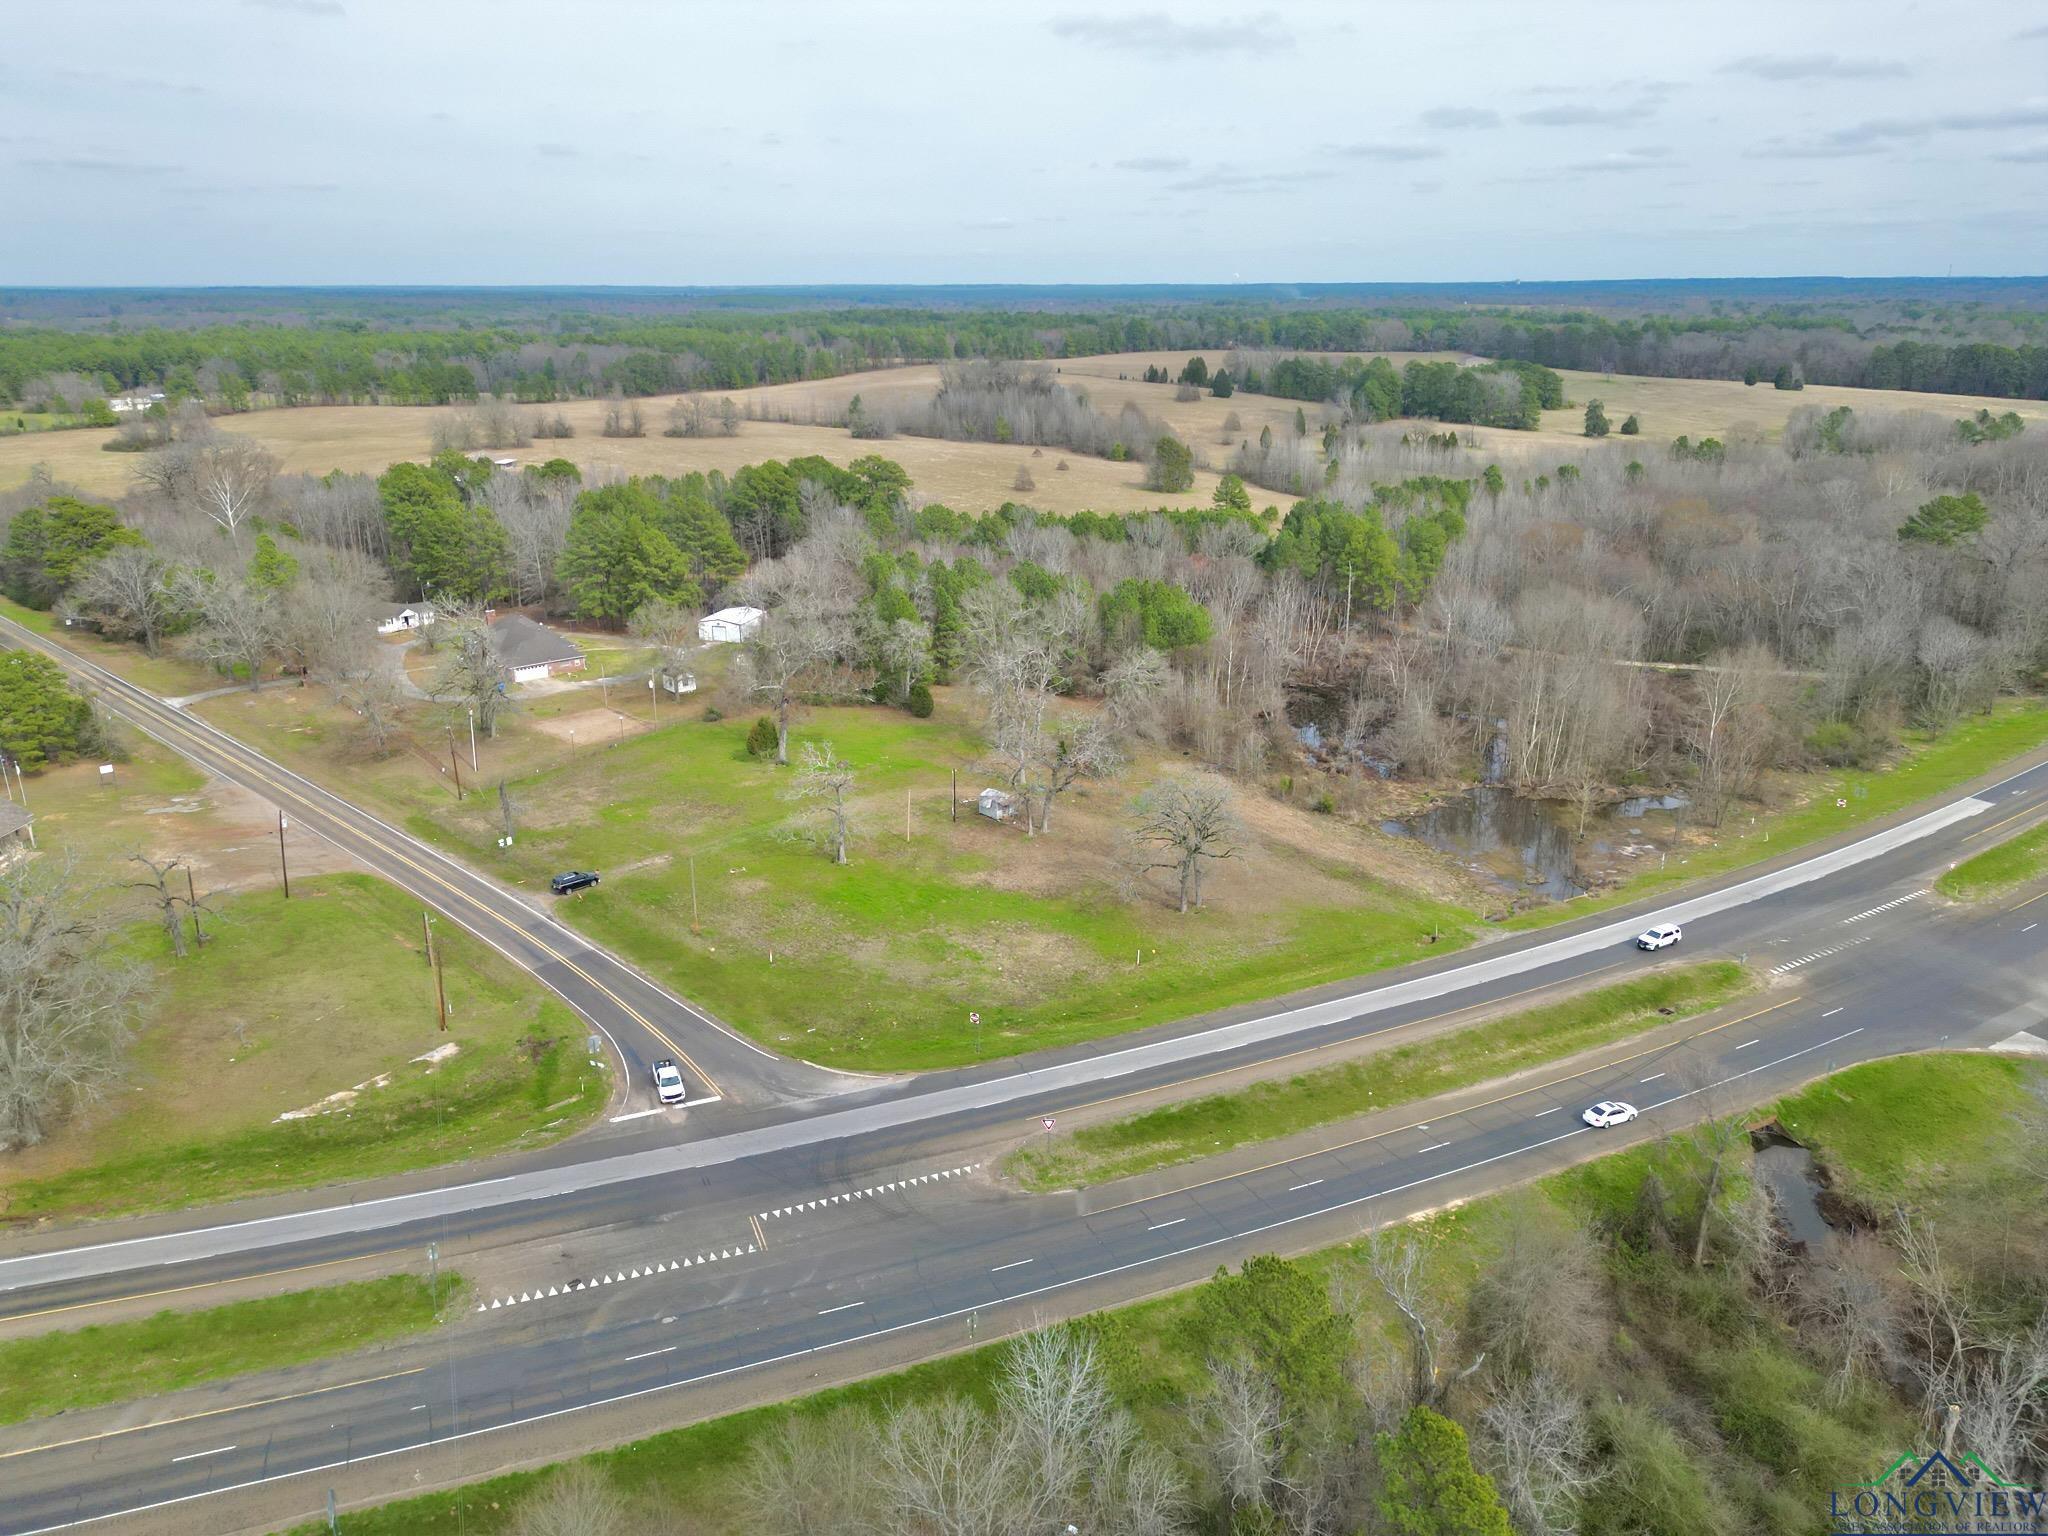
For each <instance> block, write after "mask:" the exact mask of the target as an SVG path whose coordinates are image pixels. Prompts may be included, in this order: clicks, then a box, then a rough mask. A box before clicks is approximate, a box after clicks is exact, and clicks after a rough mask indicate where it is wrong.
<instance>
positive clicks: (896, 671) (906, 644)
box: [875, 619, 932, 703]
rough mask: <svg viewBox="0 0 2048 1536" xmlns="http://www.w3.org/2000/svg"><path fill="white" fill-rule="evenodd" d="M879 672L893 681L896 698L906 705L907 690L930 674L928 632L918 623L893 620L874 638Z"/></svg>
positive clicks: (930, 632) (925, 627) (930, 643)
mask: <svg viewBox="0 0 2048 1536" xmlns="http://www.w3.org/2000/svg"><path fill="white" fill-rule="evenodd" d="M875 651H876V655H877V657H878V658H879V660H880V662H881V666H882V671H883V672H884V673H885V674H886V675H888V676H890V677H893V678H895V680H896V698H897V701H898V702H899V703H907V702H908V701H909V699H910V690H911V689H913V688H915V687H916V686H917V685H918V684H919V683H921V682H923V681H924V680H925V679H926V678H927V677H929V676H931V672H932V631H931V626H930V625H929V624H926V623H924V622H923V621H922V620H919V619H896V620H893V621H892V622H891V623H890V624H889V625H888V627H887V628H885V629H883V630H882V631H881V633H880V634H879V635H877V636H876V637H875Z"/></svg>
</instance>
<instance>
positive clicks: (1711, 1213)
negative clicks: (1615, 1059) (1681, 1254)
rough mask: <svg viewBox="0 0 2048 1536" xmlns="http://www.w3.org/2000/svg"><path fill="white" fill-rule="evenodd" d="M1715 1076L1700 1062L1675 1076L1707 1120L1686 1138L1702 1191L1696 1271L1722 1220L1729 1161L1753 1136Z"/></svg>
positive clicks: (1695, 1243)
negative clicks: (1717, 1207)
mask: <svg viewBox="0 0 2048 1536" xmlns="http://www.w3.org/2000/svg"><path fill="white" fill-rule="evenodd" d="M1713 1074H1714V1068H1713V1065H1712V1064H1711V1063H1710V1062H1706V1061H1700V1060H1693V1061H1688V1062H1687V1063H1686V1064H1685V1065H1683V1066H1681V1067H1679V1068H1678V1069H1677V1071H1676V1073H1675V1074H1674V1075H1675V1076H1676V1077H1677V1080H1678V1082H1679V1083H1680V1085H1681V1086H1682V1088H1683V1090H1684V1093H1685V1095H1686V1096H1687V1097H1689V1098H1691V1099H1693V1100H1695V1101H1696V1103H1697V1107H1698V1109H1699V1112H1700V1114H1701V1115H1702V1116H1703V1117H1704V1118H1703V1119H1702V1120H1701V1121H1700V1123H1699V1124H1698V1125H1696V1126H1694V1127H1693V1128H1692V1130H1691V1131H1689V1132H1687V1133H1686V1136H1685V1138H1684V1140H1685V1143H1686V1145H1687V1146H1688V1147H1689V1148H1690V1149H1691V1152H1692V1166H1693V1177H1694V1181H1695V1183H1696V1185H1697V1187H1698V1189H1699V1202H1700V1207H1699V1216H1698V1219H1697V1221H1696V1222H1695V1224H1694V1226H1693V1234H1692V1264H1693V1268H1695V1269H1703V1268H1705V1267H1706V1262H1707V1242H1708V1240H1709V1239H1710V1238H1711V1237H1712V1236H1713V1232H1714V1226H1715V1223H1716V1222H1717V1221H1718V1220H1719V1219H1720V1213H1719V1212H1718V1211H1716V1210H1715V1208H1714V1203H1715V1202H1716V1201H1717V1200H1719V1199H1720V1197H1721V1185H1722V1183H1723V1181H1724V1180H1725V1179H1726V1177H1727V1173H1728V1163H1729V1160H1730V1159H1731V1158H1733V1157H1734V1156H1735V1153H1736V1151H1737V1149H1738V1148H1741V1147H1746V1146H1748V1145H1749V1132H1748V1131H1747V1130H1746V1129H1745V1128H1744V1126H1743V1124H1742V1122H1741V1120H1740V1119H1739V1118H1738V1116H1737V1110H1736V1104H1735V1101H1734V1100H1733V1099H1732V1098H1731V1097H1730V1095H1729V1093H1728V1089H1727V1085H1726V1083H1725V1082H1723V1081H1721V1080H1720V1079H1717V1078H1716V1077H1715V1076H1714V1075H1713Z"/></svg>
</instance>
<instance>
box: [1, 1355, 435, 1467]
mask: <svg viewBox="0 0 2048 1536" xmlns="http://www.w3.org/2000/svg"><path fill="white" fill-rule="evenodd" d="M425 1369H426V1367H425V1366H424V1365H415V1366H412V1367H411V1368H409V1369H407V1370H403V1371H386V1372H385V1373H384V1374H383V1375H382V1376H365V1377H363V1378H362V1379H361V1380H359V1381H338V1382H336V1383H335V1384H334V1385H333V1386H331V1387H308V1388H307V1389H306V1390H305V1391H303V1392H286V1393H284V1394H283V1395H282V1396H279V1397H259V1398H257V1399H256V1401H255V1402H253V1403H236V1404H235V1405H234V1406H233V1407H231V1408H208V1409H205V1410H203V1411H201V1412H199V1413H185V1414H180V1415H179V1416H178V1417H176V1418H174V1419H152V1420H150V1422H149V1423H147V1424H130V1425H128V1426H127V1427H126V1428H125V1429H107V1430H102V1431H100V1433H98V1434H96V1435H79V1436H77V1437H75V1438H74V1439H70V1440H52V1441H51V1442H50V1443H49V1444H48V1445H25V1446H23V1447H22V1448H21V1449H20V1450H18V1451H0V1461H5V1460H7V1459H8V1458H9V1457H11V1456H33V1455H35V1454H36V1452H38V1451H61V1450H63V1449H64V1447H66V1446H67V1445H90V1444H91V1443H92V1442H93V1441H95V1440H111V1439H113V1438H114V1437H115V1436H116V1435H132V1434H135V1433H137V1432H138V1431H140V1430H145V1429H164V1428H167V1427H169V1426H170V1425H172V1424H190V1423H191V1422H193V1420H195V1419H213V1418H218V1417H220V1415H222V1414H224V1413H243V1412H246V1411H247V1410H248V1409H251V1408H270V1407H274V1406H275V1405H277V1404H278V1403H293V1402H297V1401H298V1400H299V1399H300V1398H302V1397H318V1396H319V1395H320V1394H321V1393H323V1392H343V1391H346V1390H347V1389H348V1388H350V1387H367V1386H370V1385H372V1384H373V1383H376V1382H379V1381H396V1380H397V1379H398V1378H399V1377H401V1376H417V1375H419V1373H420V1372H421V1371H424V1370H425Z"/></svg>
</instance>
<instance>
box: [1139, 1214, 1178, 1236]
mask: <svg viewBox="0 0 2048 1536" xmlns="http://www.w3.org/2000/svg"><path fill="white" fill-rule="evenodd" d="M1186 1220H1187V1217H1185V1216H1176V1217H1174V1218H1173V1220H1171V1221H1162V1222H1160V1223H1159V1224H1158V1225H1157V1226H1152V1227H1147V1228H1146V1229H1145V1230H1146V1231H1147V1232H1164V1231H1165V1230H1166V1229H1167V1228H1168V1227H1177V1226H1179V1225H1180V1224H1181V1223H1182V1222H1184V1221H1186Z"/></svg>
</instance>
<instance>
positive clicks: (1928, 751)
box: [1502, 699, 2048, 929]
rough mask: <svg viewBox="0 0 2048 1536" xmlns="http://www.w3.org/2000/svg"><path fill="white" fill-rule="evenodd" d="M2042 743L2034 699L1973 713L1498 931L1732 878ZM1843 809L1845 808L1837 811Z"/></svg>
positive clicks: (2043, 729)
mask: <svg viewBox="0 0 2048 1536" xmlns="http://www.w3.org/2000/svg"><path fill="white" fill-rule="evenodd" d="M2044 744H2048V704H2044V703H2042V702H2041V701H2040V700H2038V699H2008V700H2005V701H2002V702H2001V703H2000V704H1999V705H1998V707H1997V708H1995V709H1993V710H1992V711H1991V712H1990V713H1989V714H1983V715H1973V716H1971V717H1970V718H1968V719H1966V720H1963V721H1961V722H1959V723H1958V724H1956V725H1955V726H1953V727H1951V728H1950V729H1949V730H1948V731H1946V732H1944V733H1943V734H1942V735H1940V736H1935V737H1929V736H1926V735H1925V734H1922V733H1919V732H1915V733H1913V734H1911V735H1909V736H1908V738H1907V741H1906V747H1905V750H1904V751H1903V752H1902V753H1901V754H1900V756H1899V758H1898V760H1897V761H1896V762H1894V763H1893V764H1892V765H1891V766H1890V767H1888V768H1882V769H1879V770H1877V771H1875V772H1848V773H1825V774H1817V775H1814V776H1812V778H1810V779H1808V780H1806V781H1805V782H1803V783H1802V784H1801V786H1800V787H1801V792H1802V798H1801V799H1800V800H1799V801H1798V802H1797V803H1796V804H1793V805H1790V806H1787V807H1786V808H1784V809H1782V810H1777V811H1769V812H1764V813H1762V814H1759V815H1758V816H1757V817H1756V822H1755V825H1754V826H1751V825H1749V822H1748V817H1747V815H1746V814H1743V813H1740V812H1737V813H1731V815H1730V816H1729V818H1728V824H1727V826H1725V827H1724V828H1723V829H1722V830H1721V832H1720V833H1719V834H1718V836H1716V837H1715V838H1714V840H1713V841H1710V842H1707V843H1705V844H1702V845H1696V846H1694V847H1693V848H1692V849H1690V850H1689V851H1688V852H1687V853H1686V854H1685V855H1684V856H1683V857H1679V858H1674V859H1672V860H1670V862H1669V863H1668V864H1667V865H1666V866H1665V867H1664V868H1663V869H1654V868H1645V869H1644V870H1643V871H1642V872H1641V873H1640V874H1638V875H1637V876H1636V877H1635V878H1634V879H1632V880H1629V881H1627V882H1626V883H1625V884H1623V885H1621V886H1618V887H1616V888H1615V889H1613V890H1610V891H1604V892H1602V893H1601V894H1600V895H1598V896H1593V897H1580V898H1577V899H1574V900H1572V901H1567V902H1561V903H1558V904H1556V905H1554V906H1548V907H1534V908H1531V909H1530V910H1528V911H1525V912H1521V913H1518V914H1516V915H1515V916H1514V917H1511V918H1509V919H1508V920H1507V922H1506V923H1505V924H1503V925H1502V926H1504V927H1506V928H1510V929H1520V928H1543V927H1547V926H1548V925H1550V924H1552V923H1559V922H1566V921H1569V920H1570V919H1572V918H1577V917H1583V916H1585V915H1586V914H1588V913H1590V912H1598V911H1601V910H1603V909H1604V908H1607V907H1614V906H1619V905H1621V904H1623V903H1625V902H1632V901H1640V900H1642V899H1643V898H1644V897H1646V896H1651V895H1654V894H1656V893H1657V892H1658V891H1663V890H1669V889H1671V888H1672V887H1674V886H1678V885H1682V884H1684V883H1686V882H1687V881H1692V880H1704V879H1710V878H1712V877H1713V876H1715V875H1721V874H1726V873H1728V872H1729V871H1730V870H1734V869H1739V868H1741V867H1742V866H1743V865H1745V864H1754V863H1757V862H1758V861H1759V860H1762V859H1768V858H1771V857H1773V856H1775V855H1777V854H1780V853H1785V852H1788V851H1790V850H1792V849H1795V848H1798V847H1801V846H1802V845H1804V844H1807V843H1812V842H1818V841H1819V840H1820V839H1822V838H1824V837H1829V836H1832V835H1833V834H1835V833H1837V832H1847V831H1851V830H1853V829H1854V828H1856V827H1858V826H1860V825H1862V824H1863V823H1865V822H1869V821H1875V820H1876V819H1877V818H1879V817H1881V816H1889V815H1891V814H1892V813H1893V812H1895V811H1899V810H1903V809H1905V808H1906V807H1908V806H1911V805H1915V804H1917V803H1919V802H1920V801H1922V800H1926V799H1929V798H1931V797H1933V796H1936V795H1939V794H1942V793H1944V792H1945V791H1948V790H1952V789H1954V788H1956V787H1957V786H1959V785H1962V784H1967V783H1968V782H1969V781H1970V780H1972V779H1975V778H1978V777H1980V776H1982V775H1984V774H1986V773H1989V772H1990V771H1991V770H1992V769H1994V768H1996V767H1997V766H1998V765H1999V764H2001V763H2005V762H2009V761H2011V760H2012V759H2014V758H2017V757H2020V756H2022V755H2024V754H2026V753H2029V752H2032V751H2035V750H2037V749H2038V748H2040V747H2041V746H2043V745H2044ZM1837 801H1843V802H1846V803H1845V804H1840V805H1838V804H1837V803H1836V802H1837ZM1738 822H1740V823H1741V825H1740V826H1739V827H1738V826H1737V823H1738Z"/></svg>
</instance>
